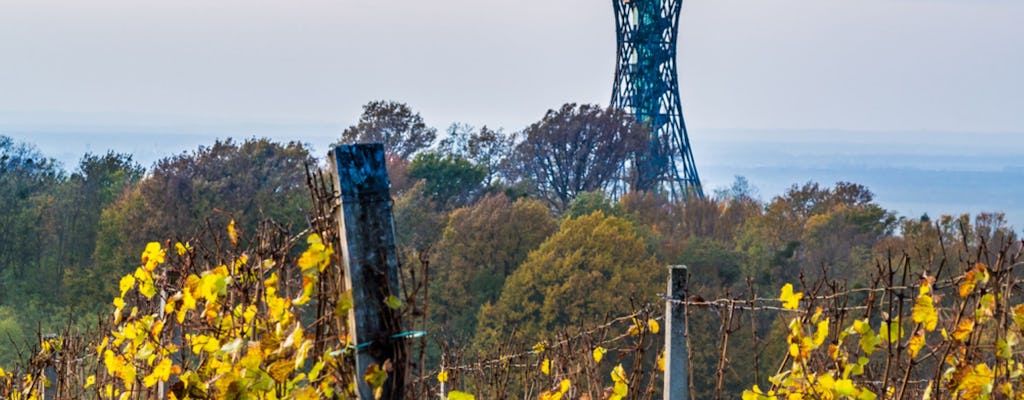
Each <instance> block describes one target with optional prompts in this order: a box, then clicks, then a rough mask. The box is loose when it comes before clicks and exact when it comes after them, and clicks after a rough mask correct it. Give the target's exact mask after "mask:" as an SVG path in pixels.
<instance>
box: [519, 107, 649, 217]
mask: <svg viewBox="0 0 1024 400" xmlns="http://www.w3.org/2000/svg"><path fill="white" fill-rule="evenodd" d="M646 132H647V129H646V127H644V126H643V125H641V124H639V123H637V122H636V119H635V118H633V117H632V116H630V115H629V114H626V113H625V112H624V111H621V110H617V109H614V108H603V107H599V106H596V105H580V106H577V105H576V104H565V105H563V106H562V107H561V108H560V109H558V110H548V112H547V114H545V115H544V118H543V119H541V120H540V121H538V122H536V123H534V124H532V125H530V126H529V127H528V128H526V130H525V131H524V132H523V141H522V143H520V144H519V145H518V146H516V150H515V153H514V156H513V157H514V164H515V166H516V171H517V173H518V176H519V177H520V178H521V179H523V180H525V181H527V182H529V183H530V184H531V185H532V186H533V189H534V190H535V191H536V193H538V194H540V196H541V197H543V198H544V199H545V200H547V201H549V202H550V203H551V205H552V206H553V207H554V208H555V209H558V210H564V209H565V208H566V207H568V205H569V203H570V202H572V199H574V198H575V197H576V195H578V194H579V193H582V192H589V191H595V190H610V189H612V187H613V186H614V185H617V184H619V185H621V184H623V183H624V181H623V179H624V176H623V175H622V173H623V171H622V165H624V164H625V162H626V161H627V160H629V159H631V158H632V157H633V156H634V155H635V154H636V153H637V152H638V151H640V150H641V149H643V148H644V147H643V146H644V145H645V143H646V141H645V140H644V138H646V137H647V136H646V135H647V133H646Z"/></svg>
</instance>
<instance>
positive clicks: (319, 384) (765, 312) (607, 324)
mask: <svg viewBox="0 0 1024 400" xmlns="http://www.w3.org/2000/svg"><path fill="white" fill-rule="evenodd" d="M307 176H308V178H307V181H308V186H309V189H310V194H311V201H312V203H313V204H314V207H313V208H312V209H311V215H310V216H309V218H308V220H309V221H310V226H309V228H308V229H307V230H306V231H304V232H302V233H301V234H299V235H291V234H288V233H287V232H288V229H285V228H284V227H283V226H281V225H279V224H277V223H274V222H272V221H269V220H267V221H263V222H262V223H260V224H259V225H257V226H254V227H246V226H239V225H237V224H236V222H235V220H233V219H232V220H231V221H230V222H229V223H228V224H227V225H226V226H224V225H222V226H220V227H214V226H212V225H211V230H210V231H208V232H206V233H205V234H204V235H203V236H201V237H202V238H205V239H194V240H190V241H184V242H180V241H174V242H172V241H166V242H163V243H161V242H151V243H149V244H148V245H146V246H145V248H144V249H143V251H142V253H141V257H140V258H139V260H138V266H137V267H136V268H135V269H134V271H133V272H131V273H130V274H127V275H124V276H123V277H121V278H120V279H119V281H118V291H119V293H118V296H117V297H115V298H114V299H113V300H112V302H111V305H110V306H109V307H108V310H109V314H108V315H107V316H106V317H105V318H102V319H101V323H99V324H98V325H97V326H96V327H95V329H94V330H88V331H82V330H80V329H74V328H72V327H70V325H69V327H68V328H67V329H65V330H64V331H62V332H60V333H59V334H56V335H42V334H40V335H38V338H37V341H36V343H35V345H34V346H32V347H30V348H26V349H25V351H23V352H22V354H21V362H19V363H18V364H17V365H15V366H12V367H10V368H9V369H6V370H0V397H3V398H11V399H31V398H95V399H149V398H171V399H185V398H193V399H203V398H266V399H277V398H295V399H304V398H305V399H314V398H352V397H354V396H355V393H356V387H357V385H358V384H360V383H362V382H365V383H366V384H368V385H370V387H372V388H373V389H374V391H375V397H377V398H409V399H420V398H438V397H440V398H447V399H453V400H457V399H472V398H494V399H502V398H508V399H512V398H539V399H562V398H565V399H650V398H657V397H660V396H662V395H663V393H662V385H661V380H662V375H663V371H664V368H665V364H666V363H667V362H677V363H679V362H683V363H686V364H687V366H688V370H689V371H690V374H691V379H690V380H689V382H690V384H689V390H688V392H689V393H688V394H689V396H690V398H728V397H730V396H731V394H730V393H735V392H730V390H731V389H730V387H735V386H736V384H735V382H752V383H751V384H750V385H749V386H744V387H743V388H742V392H741V395H742V397H743V399H745V400H748V399H779V398H786V399H794V398H809V399H831V398H836V399H840V398H848V399H876V398H892V399H939V398H951V399H986V398H1017V397H1018V396H1019V395H1024V364H1022V362H1024V351H1022V349H1021V348H1020V347H1019V346H1018V345H1019V344H1020V339H1021V337H1022V335H1024V330H1022V329H1024V304H1022V302H1021V299H1022V296H1021V292H1020V284H1021V282H1022V280H1021V273H1020V272H1019V271H1018V269H1019V267H1020V266H1021V265H1024V262H1022V260H1021V251H1022V250H1021V249H1022V245H1021V242H1019V241H1017V240H1016V239H1014V238H1013V237H1012V235H1010V236H1006V235H977V236H976V237H970V236H971V235H970V234H969V233H968V232H969V231H968V229H967V227H966V225H963V224H962V223H961V224H960V228H961V235H960V238H961V240H962V243H958V244H955V246H953V245H954V244H951V243H941V242H940V243H928V244H927V245H924V246H922V247H920V248H919V249H920V250H922V252H920V253H914V254H912V253H911V252H903V253H892V254H888V255H887V257H884V258H881V257H879V258H876V260H875V270H874V271H873V272H872V273H871V274H870V280H869V282H870V285H865V286H863V287H847V284H846V282H844V281H842V280H836V279H833V278H831V277H830V273H829V271H828V270H823V271H819V273H818V274H817V278H815V279H811V278H810V276H811V275H812V274H811V272H813V271H805V272H806V273H801V274H800V275H799V276H798V279H796V280H795V281H794V282H792V283H787V284H785V285H783V286H781V287H779V288H776V289H775V293H778V296H777V297H775V296H768V297H764V296H760V295H759V294H758V293H759V292H758V290H756V288H755V287H754V284H753V281H752V280H751V279H748V280H747V282H748V287H749V293H747V295H746V296H743V295H739V296H737V295H730V294H728V293H726V295H725V296H722V297H720V298H717V299H713V300H706V299H704V298H702V297H701V295H700V289H699V288H697V287H693V288H691V287H690V286H687V287H686V289H685V293H684V294H683V295H682V296H678V297H676V298H670V297H669V296H668V294H666V293H662V294H660V295H657V296H653V295H655V294H653V293H652V297H653V298H655V299H657V298H659V297H658V296H660V300H655V301H652V302H643V301H636V302H632V303H631V304H629V308H630V309H632V310H633V312H630V313H627V314H621V315H613V314H607V315H606V316H605V317H604V318H603V319H599V320H591V321H584V322H581V323H579V324H577V325H575V326H563V327H560V328H557V329H552V330H549V331H545V332H540V334H530V335H526V334H522V333H518V332H513V333H512V334H511V335H508V336H506V337H504V338H502V339H501V340H499V341H496V342H495V345H494V346H493V347H489V348H483V349H481V348H474V347H472V346H469V345H468V343H466V342H459V341H457V340H452V339H450V338H449V339H445V338H441V337H438V335H435V334H432V333H431V332H427V331H426V327H427V325H428V321H427V316H428V315H430V313H429V310H428V308H429V307H430V306H431V304H430V302H429V296H427V295H426V291H427V290H428V289H429V282H428V277H429V274H430V263H429V261H428V260H426V259H420V260H419V261H420V262H407V263H406V264H405V265H403V267H402V274H401V282H400V283H401V285H400V287H401V293H400V294H399V295H390V296H388V297H387V298H385V299H382V301H383V304H386V305H387V307H388V308H390V309H392V310H393V311H394V312H395V314H396V315H397V316H398V317H399V321H400V326H399V327H395V328H396V331H398V332H399V333H398V334H396V335H394V336H392V337H391V341H392V342H393V343H391V345H394V346H396V347H397V348H399V349H400V351H399V352H398V353H396V354H397V355H396V356H395V357H394V358H393V359H388V360H386V361H385V362H383V363H382V364H380V365H378V364H374V365H370V366H369V367H368V368H367V369H366V370H363V371H357V370H355V368H354V364H353V358H354V356H355V355H356V354H358V353H359V352H361V351H365V349H366V346H367V345H368V344H362V343H353V341H352V339H351V337H352V335H351V334H350V325H349V319H350V312H351V311H352V309H353V307H356V306H357V305H356V304H354V301H353V296H352V293H351V291H349V290H346V289H345V284H344V283H343V281H344V277H343V276H342V275H343V273H342V271H344V268H342V265H341V263H342V259H341V257H340V256H339V251H338V246H340V245H341V241H340V235H339V232H338V231H337V224H336V223H335V222H334V221H335V220H334V215H336V212H337V207H338V203H337V201H336V197H335V195H334V190H333V189H332V188H331V184H330V183H329V182H328V180H329V179H328V178H326V177H325V176H324V175H323V174H321V173H309V174H308V175H307ZM597 213H600V212H599V211H598V212H597ZM946 223H947V224H950V221H946ZM936 227H937V228H941V227H942V224H941V223H937V224H936ZM250 230H251V233H249V234H246V232H247V231H250ZM993 239H994V240H993ZM931 249H938V250H939V251H932V250H931ZM947 249H951V250H950V252H947ZM662 271H664V270H662ZM691 279H693V277H692V276H691ZM689 280H690V279H688V281H689ZM691 290H693V292H692V293H691V292H690V291H691ZM665 306H670V307H671V306H681V307H682V309H683V310H684V316H685V321H686V325H685V332H687V334H686V337H685V340H686V343H687V347H688V348H690V349H693V350H697V349H708V348H711V349H714V351H712V352H708V351H690V352H687V353H685V354H687V357H686V359H685V360H684V359H678V360H665V359H664V358H663V356H664V352H663V343H664V342H665V339H666V335H669V333H668V332H666V331H665V330H663V329H662V325H663V324H664V323H665V321H664V320H663V315H664V309H665ZM430 353H433V354H434V356H430V355H429V354H430ZM709 354H710V355H711V356H709ZM432 357H433V358H435V359H436V360H430V358H432ZM740 374H745V375H742V376H741V375H740ZM394 382H402V385H401V386H400V388H401V390H400V392H395V393H390V394H389V393H386V392H385V391H384V390H383V389H384V388H385V387H386V386H387V385H388V384H393V383H394ZM735 394H739V393H735Z"/></svg>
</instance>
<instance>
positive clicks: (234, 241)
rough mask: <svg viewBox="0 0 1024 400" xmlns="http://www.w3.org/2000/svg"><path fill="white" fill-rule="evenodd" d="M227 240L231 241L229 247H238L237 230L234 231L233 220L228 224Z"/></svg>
mask: <svg viewBox="0 0 1024 400" xmlns="http://www.w3.org/2000/svg"><path fill="white" fill-rule="evenodd" d="M228 239H229V240H231V245H233V246H237V245H238V230H237V229H235V220H234V219H232V220H231V222H230V223H228Z"/></svg>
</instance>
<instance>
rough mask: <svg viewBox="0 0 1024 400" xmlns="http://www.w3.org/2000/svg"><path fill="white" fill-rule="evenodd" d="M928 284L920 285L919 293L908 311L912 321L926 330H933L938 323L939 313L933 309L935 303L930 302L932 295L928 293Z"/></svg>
mask: <svg viewBox="0 0 1024 400" xmlns="http://www.w3.org/2000/svg"><path fill="white" fill-rule="evenodd" d="M927 288H928V285H921V294H920V295H918V296H917V301H915V302H914V308H913V309H911V311H910V317H911V318H912V319H913V320H914V322H916V323H919V324H921V325H923V326H924V329H925V330H926V331H928V332H931V331H934V330H935V325H937V324H938V323H939V313H938V312H937V311H935V304H934V303H933V302H932V296H930V295H928V292H929V289H927Z"/></svg>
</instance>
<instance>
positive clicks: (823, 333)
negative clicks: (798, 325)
mask: <svg viewBox="0 0 1024 400" xmlns="http://www.w3.org/2000/svg"><path fill="white" fill-rule="evenodd" d="M828 321H829V319H828V318H825V320H824V321H820V322H818V329H817V330H816V331H814V347H815V348H818V347H819V346H821V345H822V343H825V339H826V338H828Z"/></svg>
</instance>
